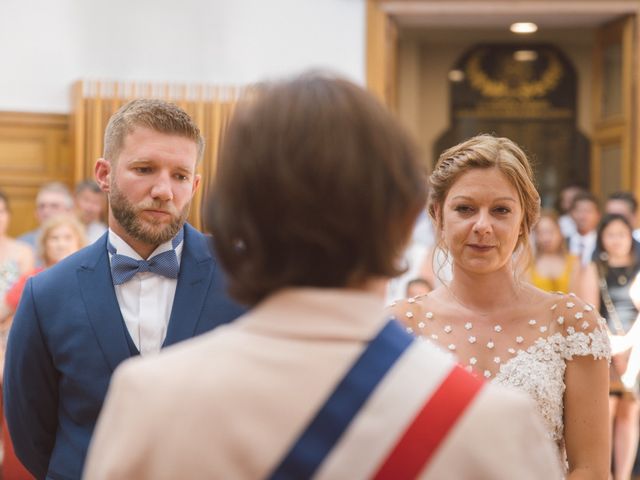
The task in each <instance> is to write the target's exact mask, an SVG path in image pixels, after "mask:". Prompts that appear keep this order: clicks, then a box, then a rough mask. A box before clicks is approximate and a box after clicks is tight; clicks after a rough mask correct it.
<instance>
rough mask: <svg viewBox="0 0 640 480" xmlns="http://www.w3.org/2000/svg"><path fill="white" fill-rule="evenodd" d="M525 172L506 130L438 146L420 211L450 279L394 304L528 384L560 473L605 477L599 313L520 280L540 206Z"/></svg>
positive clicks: (415, 328)
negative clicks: (425, 213) (448, 264)
mask: <svg viewBox="0 0 640 480" xmlns="http://www.w3.org/2000/svg"><path fill="white" fill-rule="evenodd" d="M532 177H533V175H532V170H531V167H530V165H529V162H528V160H527V158H526V156H525V154H524V153H523V152H522V150H521V149H520V148H519V147H518V146H517V145H515V144H514V143H513V142H512V141H510V140H509V139H506V138H496V137H493V136H490V135H480V136H477V137H474V138H472V139H470V140H467V141H466V142H463V143H461V144H459V145H457V146H455V147H452V148H450V149H449V150H447V151H446V152H444V153H443V154H442V155H441V156H440V159H439V160H438V163H437V165H436V167H435V169H434V172H433V174H432V175H431V177H430V184H431V193H430V199H429V214H430V215H431V217H432V218H433V220H434V222H435V225H436V228H437V239H438V243H439V245H438V246H439V248H441V249H443V250H444V251H445V252H446V253H447V257H448V258H451V259H452V260H451V261H452V267H453V279H452V280H451V282H450V283H449V284H446V285H444V286H442V287H439V288H437V289H436V290H434V291H433V292H431V293H429V294H428V295H426V296H422V297H416V298H412V299H408V300H406V301H403V302H401V303H400V304H398V305H395V306H394V310H395V312H396V316H397V317H398V319H400V320H401V321H403V322H404V323H405V324H406V326H407V329H408V330H409V331H411V332H413V333H415V334H417V335H422V336H424V337H427V338H430V339H432V340H433V341H435V342H437V343H439V344H440V345H441V346H443V347H444V348H445V349H447V350H449V351H451V352H452V353H453V354H455V355H456V356H457V357H458V361H459V362H460V363H461V364H462V365H464V366H465V367H466V368H467V370H470V371H472V372H476V373H477V374H478V375H480V376H482V377H485V378H487V379H488V380H490V381H492V382H494V383H498V384H502V385H505V386H510V387H513V388H516V389H520V390H524V391H525V392H527V393H528V394H529V395H530V396H531V397H532V398H533V399H534V400H535V402H536V404H537V407H538V411H539V412H540V414H541V415H542V418H543V419H544V422H545V425H546V427H547V431H548V434H549V436H550V437H551V438H552V439H553V440H555V441H556V443H557V445H558V448H559V453H560V455H561V457H562V458H563V459H564V463H565V468H566V469H567V472H566V473H567V478H569V479H578V478H580V479H582V478H594V479H595V478H597V479H602V478H607V477H608V475H609V462H610V459H609V451H610V447H609V430H608V423H607V422H608V410H607V409H608V382H609V369H608V362H609V357H610V352H609V350H610V349H609V342H608V339H607V334H606V331H605V329H604V327H603V324H602V321H601V319H600V318H599V316H598V314H597V312H595V311H594V309H593V308H592V307H591V306H590V305H587V304H585V303H584V302H582V301H581V300H580V299H578V298H576V297H575V296H574V295H573V294H569V295H565V294H561V293H553V294H550V293H546V292H543V291H542V290H539V289H537V288H535V287H533V286H532V285H530V284H527V283H525V282H524V281H523V280H521V279H520V278H521V276H520V273H521V271H522V270H523V269H524V268H526V265H527V261H528V259H529V258H530V247H529V233H530V230H531V228H532V227H533V225H534V224H535V222H536V221H537V219H538V216H539V209H540V197H539V195H538V192H537V191H536V189H535V187H534V185H533V178H532ZM435 274H436V275H438V272H437V271H436V272H435ZM487 448H491V446H490V445H488V446H487Z"/></svg>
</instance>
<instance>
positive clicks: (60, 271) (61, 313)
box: [3, 100, 244, 479]
mask: <svg viewBox="0 0 640 480" xmlns="http://www.w3.org/2000/svg"><path fill="white" fill-rule="evenodd" d="M203 149H204V141H203V139H202V136H201V135H200V131H199V129H198V127H197V126H196V125H195V124H194V122H193V120H192V119H191V118H190V117H189V116H188V115H187V114H186V113H185V112H184V111H182V110H181V109H180V108H178V107H177V106H175V105H172V104H169V103H166V102H162V101H157V100H135V101H133V102H130V103H129V104H127V105H125V106H123V107H122V108H121V109H120V110H118V112H116V113H115V114H114V115H113V117H112V118H111V120H110V121H109V124H108V126H107V129H106V132H105V148H104V158H100V159H98V161H97V162H96V167H95V175H96V180H97V182H98V185H99V186H100V188H101V189H102V190H103V191H104V192H105V193H107V195H108V198H109V206H110V209H109V231H108V233H106V234H104V235H103V236H102V237H101V238H100V239H99V240H98V241H96V242H95V243H93V244H92V245H90V246H88V247H86V248H84V249H83V250H81V251H80V252H78V253H76V254H74V255H72V256H70V257H68V258H66V259H65V260H63V261H61V262H59V263H58V264H56V265H55V266H54V267H52V268H50V269H48V270H45V271H44V272H42V273H41V274H39V275H37V276H35V277H32V278H31V279H30V280H29V281H28V282H27V284H26V286H25V289H24V293H23V295H22V300H21V302H20V305H19V307H18V310H17V312H16V315H15V319H14V322H13V326H12V329H11V334H10V336H9V343H8V347H7V353H6V363H5V371H4V385H3V387H4V402H5V403H4V405H5V414H6V418H7V423H8V425H9V432H10V434H11V439H12V441H13V444H14V447H15V451H16V454H17V456H18V458H19V459H20V460H21V461H22V463H23V464H24V465H25V466H26V467H27V469H28V470H29V471H31V473H32V474H33V475H34V476H35V477H36V478H45V477H46V478H68V479H77V478H80V476H81V474H82V469H83V464H84V459H85V455H86V452H87V448H88V445H89V441H90V439H91V435H92V433H93V428H94V425H95V422H96V420H97V418H98V414H99V413H100V410H101V408H102V403H103V401H104V397H105V394H106V391H107V387H108V385H109V382H110V379H111V375H112V373H113V371H114V370H115V368H116V367H117V366H118V365H119V364H120V363H121V362H122V361H124V360H126V359H127V358H130V357H132V356H136V355H138V354H142V355H147V354H154V353H155V352H158V351H159V350H160V348H162V347H165V346H168V345H172V344H175V343H177V342H179V341H182V340H185V339H188V338H191V337H193V336H195V335H199V334H201V333H204V332H206V331H208V330H211V329H212V328H214V327H216V326H218V325H221V324H224V323H227V322H230V321H231V320H233V319H234V318H236V317H237V316H238V315H240V314H241V313H242V312H243V311H244V309H243V308H241V307H239V306H238V305H237V304H236V303H235V302H233V301H232V300H230V299H229V298H228V297H227V295H226V293H225V291H226V289H225V281H224V278H223V276H222V273H221V269H220V268H219V267H218V265H217V261H216V260H215V259H214V258H213V256H212V251H211V249H210V246H209V241H208V240H207V238H206V237H205V236H204V235H202V234H201V233H200V232H198V231H196V230H195V229H194V228H193V227H191V226H190V225H188V224H186V223H185V222H186V219H187V216H188V214H189V207H190V204H191V200H192V198H193V195H194V193H195V191H196V189H197V188H198V185H199V183H200V176H199V175H198V174H197V173H196V166H197V164H198V162H199V160H200V159H201V158H202V152H203ZM158 420H159V421H162V419H158Z"/></svg>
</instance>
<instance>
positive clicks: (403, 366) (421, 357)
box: [314, 340, 455, 480]
mask: <svg viewBox="0 0 640 480" xmlns="http://www.w3.org/2000/svg"><path fill="white" fill-rule="evenodd" d="M454 366H455V359H454V358H453V356H452V355H450V354H448V353H446V352H443V351H442V350H440V348H439V347H437V346H435V345H433V344H432V343H431V342H429V341H422V340H419V341H415V342H413V344H412V345H411V346H409V348H408V349H407V351H405V352H404V354H403V356H402V357H401V358H400V359H399V360H398V361H397V362H396V363H395V365H394V366H393V368H392V369H391V371H389V372H388V373H387V375H386V376H385V377H384V379H382V381H381V382H380V384H379V385H378V387H377V388H376V390H374V392H373V394H372V396H371V397H369V399H368V400H367V402H366V403H365V405H364V406H363V408H362V409H361V410H360V412H358V415H357V416H356V417H355V418H354V419H353V421H352V422H351V424H350V426H349V428H348V429H347V430H346V431H345V433H344V434H343V435H342V437H341V438H340V440H339V441H338V443H337V444H336V445H335V446H334V448H333V450H332V451H331V453H330V454H329V456H328V457H327V459H326V460H325V461H324V462H323V463H322V465H321V466H320V467H319V469H318V471H317V474H316V475H315V476H314V478H316V479H318V480H333V479H336V478H370V477H371V476H372V475H374V474H375V472H376V471H377V469H378V467H379V466H380V465H381V464H382V462H383V461H384V460H385V459H386V457H387V456H388V454H389V453H390V452H391V450H392V449H393V447H394V446H395V444H396V442H397V441H398V440H399V439H400V438H401V436H402V434H403V433H404V431H405V430H406V428H407V427H408V426H409V424H410V423H411V421H412V420H413V419H414V418H415V416H416V415H417V414H418V413H419V412H420V410H421V408H422V406H423V405H424V404H425V403H426V402H427V400H428V399H429V398H430V397H431V394H432V393H433V392H434V391H435V390H436V389H437V388H438V387H439V386H440V384H441V383H442V381H443V380H444V379H445V377H446V376H447V375H448V374H449V372H450V371H451V369H452V368H453V367H454Z"/></svg>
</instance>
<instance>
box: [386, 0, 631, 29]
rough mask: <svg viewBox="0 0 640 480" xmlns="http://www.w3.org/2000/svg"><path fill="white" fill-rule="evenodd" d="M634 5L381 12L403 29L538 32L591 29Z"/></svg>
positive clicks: (423, 4) (413, 4) (416, 6)
mask: <svg viewBox="0 0 640 480" xmlns="http://www.w3.org/2000/svg"><path fill="white" fill-rule="evenodd" d="M639 6H640V3H639V2H637V1H615V0H608V1H562V0H558V1H553V0H552V1H493V2H486V1H473V0H467V1H442V0H439V1H438V0H436V1H416V0H413V1H410V0H407V1H392V2H388V3H385V4H384V7H383V8H384V10H385V11H387V12H388V13H389V14H391V15H392V16H393V18H394V19H396V21H397V22H398V24H399V25H400V26H401V27H404V28H409V29H413V28H425V27H437V28H443V27H448V28H465V29H467V28H479V29H487V28H497V29H502V28H508V27H509V25H511V24H512V23H513V22H535V23H537V24H538V26H539V27H540V29H541V30H542V29H559V28H593V27H596V26H599V25H602V24H604V23H606V22H609V21H611V20H614V19H616V18H618V17H621V16H623V15H628V14H630V13H637V11H638V9H639Z"/></svg>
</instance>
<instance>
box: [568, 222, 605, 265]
mask: <svg viewBox="0 0 640 480" xmlns="http://www.w3.org/2000/svg"><path fill="white" fill-rule="evenodd" d="M597 236H598V234H597V233H596V231H595V230H593V231H591V232H589V233H587V234H586V235H580V234H579V233H578V232H576V233H574V234H573V235H571V237H570V238H569V253H571V254H572V255H576V256H578V257H579V258H580V263H581V264H582V265H583V266H584V265H588V264H589V262H591V258H592V257H593V252H594V250H595V249H596V240H597Z"/></svg>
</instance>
